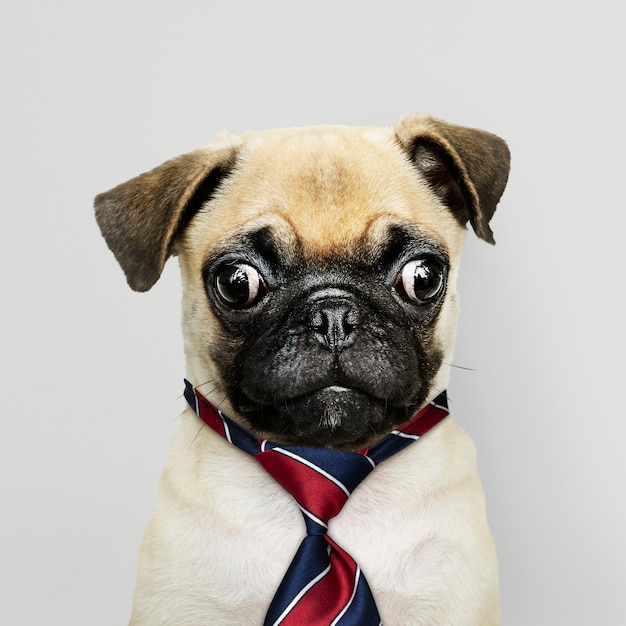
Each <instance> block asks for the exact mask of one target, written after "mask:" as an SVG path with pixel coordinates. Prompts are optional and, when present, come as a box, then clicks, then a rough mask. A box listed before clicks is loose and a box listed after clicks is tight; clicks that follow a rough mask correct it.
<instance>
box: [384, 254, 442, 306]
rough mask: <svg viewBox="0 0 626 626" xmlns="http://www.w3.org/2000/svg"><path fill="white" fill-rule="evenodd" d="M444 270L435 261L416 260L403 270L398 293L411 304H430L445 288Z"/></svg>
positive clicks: (399, 279)
mask: <svg viewBox="0 0 626 626" xmlns="http://www.w3.org/2000/svg"><path fill="white" fill-rule="evenodd" d="M444 274H445V272H444V268H443V266H442V265H441V263H440V262H439V261H437V260H435V259H428V258H426V259H416V260H415V261H409V262H408V263H407V264H406V265H405V266H404V267H403V268H402V271H401V272H400V274H399V275H398V278H397V279H396V284H395V285H394V287H395V289H396V291H397V292H398V293H399V294H400V295H402V296H404V297H405V298H406V299H407V300H409V301H410V302H414V303H416V304H420V305H423V304H430V303H431V302H433V300H435V299H436V298H437V296H438V295H439V294H440V293H441V291H442V290H443V288H444Z"/></svg>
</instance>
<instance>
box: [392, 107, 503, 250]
mask: <svg viewBox="0 0 626 626" xmlns="http://www.w3.org/2000/svg"><path fill="white" fill-rule="evenodd" d="M394 130H395V133H396V138H397V140H398V141H399V143H400V145H401V146H402V148H403V149H404V150H405V152H406V153H407V154H408V155H409V157H410V159H411V160H412V161H413V163H414V164H415V166H416V167H417V169H418V170H419V171H420V172H421V173H422V175H423V176H424V177H425V179H426V181H427V182H428V184H429V185H430V186H431V188H432V189H433V191H434V192H435V193H436V194H437V195H438V196H439V197H440V198H441V200H442V201H443V202H444V203H445V204H446V206H448V207H449V208H450V209H451V210H452V212H453V213H454V215H455V216H456V217H457V219H459V221H460V222H461V223H462V224H464V225H465V224H467V222H468V221H469V222H470V224H471V225H472V228H473V229H474V232H475V233H476V234H477V235H478V236H479V237H480V238H481V239H484V240H485V241H487V242H489V243H495V241H494V238H493V233H492V231H491V228H490V227H489V221H490V220H491V218H492V217H493V214H494V212H495V210H496V205H497V204H498V201H499V200H500V197H501V196H502V193H503V192H504V188H505V187H506V182H507V179H508V176H509V168H510V153H509V149H508V146H507V145H506V143H505V141H504V140H503V139H500V137H497V136H496V135H492V134H491V133H488V132H486V131H483V130H478V129H474V128H465V127H463V126H456V125H454V124H448V123H447V122H443V121H441V120H438V119H435V118H433V117H430V116H427V115H414V116H411V117H406V118H404V119H402V120H400V122H399V123H398V124H397V125H396V127H395V128H394Z"/></svg>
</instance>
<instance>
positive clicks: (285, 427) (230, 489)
mask: <svg viewBox="0 0 626 626" xmlns="http://www.w3.org/2000/svg"><path fill="white" fill-rule="evenodd" d="M508 172H509V151H508V149H507V146H506V144H505V142H504V141H503V140H502V139H500V138H499V137H496V136H495V135H493V134H490V133H487V132H484V131H481V130H476V129H471V128H464V127H461V126H456V125H453V124H449V123H446V122H443V121H440V120H438V119H435V118H432V117H429V116H426V115H413V116H409V117H406V118H404V119H402V120H401V121H400V122H399V123H398V124H397V125H396V126H394V127H393V128H391V129H389V128H373V127H366V128H352V127H333V126H320V127H310V128H294V129H287V130H272V131H266V132H252V133H248V134H244V135H242V136H240V137H236V136H233V135H230V134H228V133H224V134H222V135H220V136H219V137H218V138H217V139H216V140H215V141H213V142H212V143H210V144H209V145H207V146H205V147H203V148H200V149H198V150H195V151H193V152H190V153H188V154H184V155H182V156H179V157H176V158H174V159H172V160H170V161H167V162H166V163H164V164H163V165H160V166H159V167H157V168H156V169H153V170H152V171H149V172H147V173H144V174H141V175H140V176H138V177H136V178H134V179H132V180H130V181H128V182H126V183H123V184H121V185H119V186H117V187H115V188H114V189H112V190H110V191H108V192H106V193H103V194H100V195H99V196H97V198H96V202H95V207H96V216H97V220H98V223H99V225H100V228H101V230H102V234H103V235H104V237H105V239H106V241H107V243H108V245H109V247H110V248H111V250H112V251H113V252H114V254H115V256H116V258H117V260H118V261H119V263H120V265H121V267H122V269H123V270H124V272H125V274H126V278H127V280H128V283H129V285H130V286H131V287H132V288H133V289H134V290H137V291H145V290H148V289H150V288H151V287H152V285H153V284H154V283H155V282H156V281H157V280H158V278H159V275H160V274H161V271H162V269H163V266H164V264H165V262H166V260H167V258H168V257H170V256H178V259H179V263H180V269H181V274H182V284H183V334H184V343H185V355H186V367H187V378H188V379H189V380H190V381H191V383H192V384H193V385H194V386H195V387H196V388H198V389H199V390H200V391H201V392H202V393H203V395H204V396H205V397H207V398H208V399H209V400H210V401H211V402H213V404H215V405H216V406H219V408H220V409H221V410H223V411H224V412H225V413H226V414H228V415H229V416H230V417H231V418H233V419H234V420H235V421H237V422H238V423H239V424H240V425H242V426H243V427H245V428H246V429H248V430H249V431H251V432H252V433H254V434H255V435H257V436H258V437H259V438H268V439H271V440H273V441H277V442H281V443H285V444H294V443H296V444H305V445H309V446H317V447H327V448H336V449H340V450H358V449H362V448H364V447H367V446H369V445H370V444H372V443H373V442H375V441H377V440H379V439H380V438H382V437H383V436H384V435H385V434H387V433H389V432H390V431H391V430H392V429H394V428H395V427H396V426H398V425H399V424H401V423H403V422H405V421H406V420H407V419H409V418H410V417H411V416H412V415H413V414H414V413H416V412H417V411H419V410H420V409H421V408H422V407H424V406H425V405H426V404H427V403H428V402H430V401H431V400H432V399H433V398H434V397H435V396H437V395H438V394H439V393H440V392H441V391H443V390H445V388H446V386H447V384H448V378H449V373H450V367H451V363H452V352H453V346H454V338H455V327H456V321H457V314H458V297H457V291H456V281H457V273H458V269H459V258H460V254H461V248H462V245H463V240H464V238H465V234H466V231H467V224H468V223H469V224H470V225H471V227H472V229H473V230H474V231H475V233H476V234H477V235H478V237H480V238H481V239H484V240H485V241H487V242H490V243H493V242H494V240H493V236H492V231H491V229H490V226H489V222H490V219H491V217H492V215H493V213H494V211H495V209H496V204H497V203H498V201H499V199H500V197H501V195H502V193H503V191H504V188H505V185H506V181H507V177H508ZM303 534H304V524H303V521H302V515H301V514H300V512H299V509H298V507H297V505H296V503H295V501H294V500H293V498H292V497H291V496H290V495H289V494H288V493H287V492H286V491H285V490H284V489H283V488H282V487H280V486H279V485H278V483H276V482H275V481H274V480H273V479H272V478H271V477H270V476H269V474H268V473H266V472H265V470H264V469H263V468H262V467H261V466H260V464H259V463H258V462H257V461H256V460H255V459H254V458H253V457H251V456H249V455H247V454H245V453H243V452H241V451H240V450H238V449H237V448H235V447H234V446H232V445H231V444H229V443H228V442H227V441H225V440H224V439H223V438H221V437H220V436H218V435H217V434H216V433H215V432H213V431H212V430H211V429H209V428H205V427H204V424H203V422H201V421H200V419H199V418H198V417H197V416H196V414H195V413H194V412H192V411H191V410H189V409H188V410H186V411H185V412H184V413H183V415H182V417H181V418H180V423H179V425H178V429H177V432H176V433H175V435H174V438H173V442H172V446H171V452H170V456H169V460H168V462H167V465H166V468H165V471H164V473H163V477H162V479H161V482H160V486H159V492H158V497H157V502H156V507H155V510H154V514H153V515H152V517H151V519H150V521H149V524H148V528H147V530H146V533H145V537H144V540H143V543H142V546H141V553H140V559H139V573H138V580H137V587H136V591H135V599H134V606H133V611H132V618H131V621H130V623H131V624H132V625H134V626H158V625H166V624H167V625H176V626H183V625H189V626H192V625H193V626H198V625H204V624H206V625H213V626H215V625H231V624H232V625H237V626H241V625H248V624H250V625H257V624H262V622H263V618H264V616H265V612H266V610H267V606H268V604H269V602H270V600H271V599H272V597H273V595H274V592H275V590H276V588H277V586H278V585H279V583H280V581H281V579H282V577H283V575H284V573H285V571H286V569H287V567H288V565H289V563H290V561H291V558H292V557H293V554H294V553H295V551H296V549H297V548H298V545H299V543H300V541H301V540H302V537H303ZM329 534H331V535H332V537H333V538H334V539H335V540H336V541H337V543H338V544H339V545H341V546H343V547H344V548H345V549H346V550H348V551H349V552H350V554H352V555H353V556H354V558H355V559H356V560H357V562H358V563H359V564H360V566H361V568H362V570H363V572H365V574H366V577H367V580H368V582H369V585H370V587H371V589H372V592H373V595H374V597H375V599H376V603H377V605H378V609H379V611H380V615H381V617H382V621H383V623H384V624H385V625H386V626H394V625H395V626H408V625H412V624H416V625H417V624H419V625H430V626H434V625H437V626H442V625H450V626H462V625H468V626H469V625H472V626H489V625H495V624H498V623H499V603H498V575H497V562H496V553H495V549H494V544H493V541H492V537H491V534H490V531H489V528H488V525H487V520H486V515H485V503H484V495H483V491H482V487H481V485H480V481H479V478H478V473H477V468H476V459H475V450H474V446H473V444H472V442H471V440H470V438H469V437H468V436H467V434H466V433H465V432H464V431H463V430H462V429H461V428H460V427H459V426H458V425H457V424H456V423H455V422H454V421H453V419H452V417H447V418H446V419H445V420H443V422H441V423H440V424H439V425H438V426H436V427H435V428H433V429H432V430H431V431H430V432H429V433H428V434H426V435H425V436H424V437H422V440H421V441H419V442H418V443H417V444H416V445H411V446H409V447H408V448H407V449H406V450H404V451H402V452H401V453H398V454H396V455H395V456H393V457H391V458H390V459H388V460H386V461H384V462H383V463H381V464H380V465H379V466H378V467H377V468H376V470H375V471H373V472H372V473H371V475H370V476H368V478H367V479H366V480H365V481H364V482H363V483H362V484H361V485H359V487H358V488H357V489H356V491H355V492H354V493H353V494H352V496H351V497H350V499H349V501H348V502H347V504H346V505H345V507H344V509H343V510H342V511H341V513H340V515H338V516H337V517H336V518H334V519H333V520H331V524H330V528H329Z"/></svg>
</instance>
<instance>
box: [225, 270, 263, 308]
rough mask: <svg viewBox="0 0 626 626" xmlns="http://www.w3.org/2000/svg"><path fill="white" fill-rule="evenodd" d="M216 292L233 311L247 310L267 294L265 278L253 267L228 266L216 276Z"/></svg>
mask: <svg viewBox="0 0 626 626" xmlns="http://www.w3.org/2000/svg"><path fill="white" fill-rule="evenodd" d="M215 291H216V293H217V295H218V296H219V298H220V300H222V302H223V303H224V304H226V305H227V306H229V307H231V308H233V309H245V308H246V307H250V306H252V305H253V304H255V303H256V302H258V301H259V300H260V299H261V298H262V297H263V296H264V295H265V293H266V292H267V289H266V287H265V283H264V282H263V278H262V277H261V275H260V274H259V272H258V271H257V270H256V269H255V268H254V267H252V266H251V265H246V264H244V263H238V264H236V265H226V266H225V267H223V268H222V269H221V270H220V271H219V272H218V273H217V274H216V275H215Z"/></svg>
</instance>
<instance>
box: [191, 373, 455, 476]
mask: <svg viewBox="0 0 626 626" xmlns="http://www.w3.org/2000/svg"><path fill="white" fill-rule="evenodd" d="M184 395H185V399H186V400H187V403H188V404H189V406H190V407H191V408H192V409H193V411H194V412H195V413H196V415H198V417H200V418H201V419H202V420H203V421H204V422H205V424H207V426H209V427H210V428H211V429H212V430H214V431H216V432H217V433H218V434H219V435H221V436H222V437H224V439H226V440H227V441H229V442H230V443H232V444H233V445H235V446H237V447H238V448H240V449H241V450H243V451H244V452H247V453H248V454H251V455H252V456H255V455H257V454H258V453H259V452H260V451H262V450H264V449H265V448H268V447H275V446H276V445H277V444H275V443H272V442H270V441H268V440H266V439H260V438H258V437H256V436H255V435H254V434H253V433H251V432H250V431H248V430H246V429H245V428H244V427H243V426H241V425H240V424H238V423H237V422H236V421H235V420H233V419H232V418H230V417H228V415H226V414H225V413H223V412H222V411H220V410H219V409H218V408H217V407H216V406H215V405H214V404H212V403H211V402H209V400H207V399H206V398H205V397H204V396H203V395H202V393H201V392H200V391H198V389H197V388H195V387H194V386H193V385H192V384H191V383H190V382H189V381H188V380H185V393H184ZM448 414H449V411H448V399H447V393H446V392H445V391H443V392H442V393H440V394H439V395H438V396H437V397H436V398H435V399H434V400H432V401H431V402H430V403H429V404H427V405H426V406H425V407H424V408H422V409H421V410H420V411H418V412H417V413H416V414H415V415H414V416H413V417H412V418H411V419H410V420H408V421H407V422H405V423H404V424H401V425H400V426H398V427H397V428H395V429H394V430H393V431H391V432H390V433H389V434H388V435H386V436H384V437H383V438H382V439H380V440H379V441H377V442H376V443H374V444H372V445H371V446H369V447H367V448H364V449H362V450H358V451H357V452H355V453H345V454H360V455H364V456H366V457H367V458H368V459H369V460H370V461H371V462H372V464H373V465H374V466H375V465H377V464H378V463H380V462H381V461H383V460H385V459H386V458H388V457H390V456H392V455H393V454H395V453H396V452H399V451H400V450H402V449H404V448H405V447H407V446H408V445H409V444H411V443H413V442H414V441H417V440H418V439H420V437H422V436H423V435H425V434H426V433H427V432H428V431H429V430H431V429H432V428H433V427H435V426H436V425H437V424H439V422H441V421H442V420H443V419H444V418H445V417H446V416H447V415H448ZM283 447H284V446H283ZM298 448H299V449H300V450H304V449H306V448H311V446H298Z"/></svg>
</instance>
